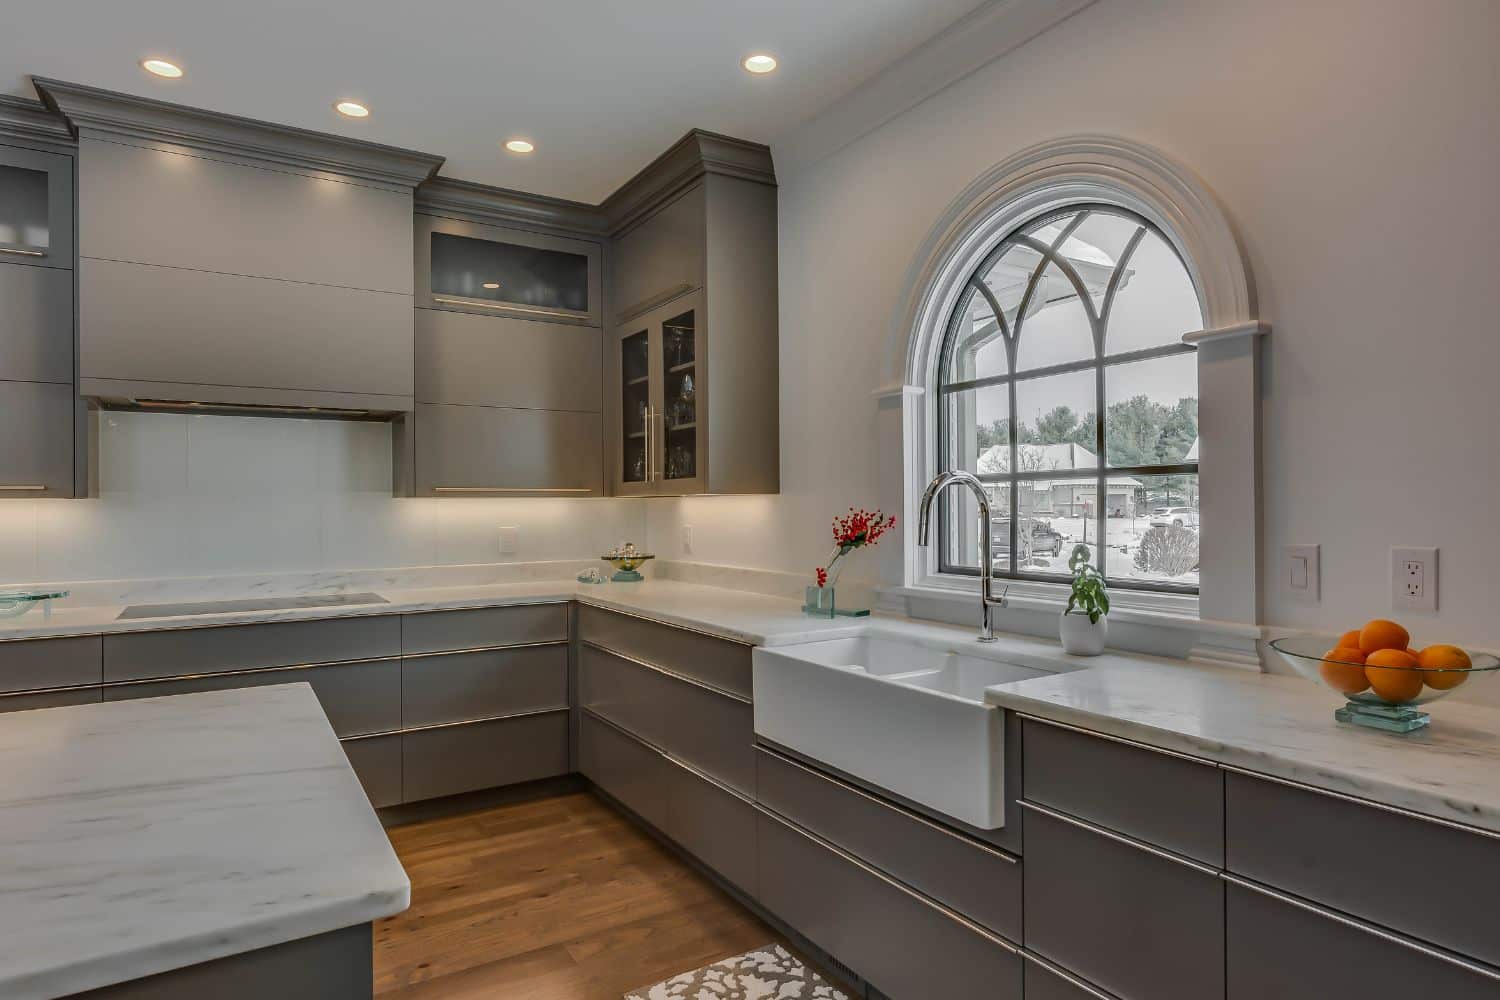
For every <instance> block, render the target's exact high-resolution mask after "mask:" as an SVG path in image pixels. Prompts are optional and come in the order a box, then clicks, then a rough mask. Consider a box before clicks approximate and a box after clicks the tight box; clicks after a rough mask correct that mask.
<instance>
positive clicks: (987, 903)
mask: <svg viewBox="0 0 1500 1000" xmlns="http://www.w3.org/2000/svg"><path fill="white" fill-rule="evenodd" d="M755 765H756V780H755V789H756V791H755V796H756V800H757V801H758V802H760V803H761V804H762V805H764V806H766V807H767V808H769V809H771V810H773V811H774V812H777V813H780V814H781V815H782V816H785V817H786V818H787V819H790V820H792V821H793V822H794V823H796V824H797V825H798V826H801V827H803V828H805V829H807V830H810V831H811V832H813V833H815V834H817V835H818V836H819V837H822V838H823V839H824V840H827V841H830V842H831V843H833V844H834V845H836V846H838V847H841V848H843V849H844V850H846V851H848V852H849V853H851V854H853V855H854V856H856V857H858V858H860V859H862V860H864V861H867V862H869V863H870V864H871V865H874V866H875V867H876V868H879V869H880V870H881V871H883V872H885V873H886V874H888V875H891V876H892V877H894V878H896V879H897V880H899V881H901V882H905V883H906V884H907V885H909V886H911V887H912V888H914V889H917V890H920V891H921V892H923V893H925V894H926V895H928V896H931V897H932V898H933V899H936V900H937V901H938V902H940V903H943V904H944V905H946V906H950V907H952V908H953V909H955V910H957V911H958V912H959V913H962V914H963V915H964V916H966V917H968V918H970V919H971V920H975V921H977V922H979V923H981V924H983V925H984V926H986V927H988V928H990V929H991V930H993V931H995V932H997V933H999V934H1001V935H1004V936H1005V937H1007V938H1010V939H1011V940H1013V941H1019V940H1020V939H1021V865H1020V862H1019V861H1018V860H1017V859H1015V858H1012V857H1011V856H1010V855H1008V854H1003V853H1001V852H999V851H997V850H994V849H993V848H991V847H988V846H983V845H980V844H978V843H976V842H975V841H973V840H970V839H969V838H967V837H963V836H960V835H959V834H957V833H954V832H952V831H950V830H947V829H945V828H943V827H941V826H939V825H938V824H937V823H935V822H933V821H932V820H929V819H926V818H925V817H920V816H917V815H916V814H915V813H912V812H910V811H908V810H905V809H903V808H901V807H899V806H896V805H892V804H891V803H888V802H885V801H884V800H882V799H880V798H878V797H876V796H874V795H872V794H870V793H868V792H866V791H864V790H862V789H858V788H855V787H854V786H852V785H850V784H848V783H846V782H843V781H840V780H838V779H835V778H832V777H829V776H828V775H825V774H822V773H821V772H818V771H815V770H813V769H812V768H810V767H808V766H806V765H804V764H801V763H799V762H796V761H793V760H790V759H788V758H786V757H783V756H782V755H780V754H776V753H773V752H771V751H768V750H766V749H765V748H757V752H756V755H755Z"/></svg>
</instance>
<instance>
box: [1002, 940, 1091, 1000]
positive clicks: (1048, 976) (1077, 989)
mask: <svg viewBox="0 0 1500 1000" xmlns="http://www.w3.org/2000/svg"><path fill="white" fill-rule="evenodd" d="M1021 957H1022V958H1024V959H1025V960H1026V1000H1114V998H1113V997H1111V996H1110V995H1109V994H1108V993H1105V992H1104V991H1103V990H1101V989H1099V988H1097V987H1094V986H1090V985H1089V984H1087V983H1085V982H1084V981H1083V980H1081V979H1079V978H1078V977H1077V976H1074V975H1072V974H1071V973H1068V972H1065V971H1063V970H1062V969H1059V968H1058V967H1057V966H1055V965H1053V964H1052V963H1050V962H1044V961H1042V960H1041V959H1039V958H1037V957H1036V956H1035V955H1030V954H1026V953H1024V952H1023V953H1022V956H1021Z"/></svg>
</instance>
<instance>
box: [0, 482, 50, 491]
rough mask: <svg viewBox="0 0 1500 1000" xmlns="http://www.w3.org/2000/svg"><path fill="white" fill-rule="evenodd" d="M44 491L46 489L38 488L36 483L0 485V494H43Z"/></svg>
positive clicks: (43, 487)
mask: <svg viewBox="0 0 1500 1000" xmlns="http://www.w3.org/2000/svg"><path fill="white" fill-rule="evenodd" d="M46 491H47V487H45V486H38V485H37V484H36V483H16V484H14V485H6V484H5V483H0V493H45V492H46Z"/></svg>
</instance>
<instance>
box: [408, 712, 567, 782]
mask: <svg viewBox="0 0 1500 1000" xmlns="http://www.w3.org/2000/svg"><path fill="white" fill-rule="evenodd" d="M568 770H569V762H568V713H567V711H566V710H563V711H559V712H547V713H543V714H538V715H527V716H518V717H515V718H509V719H498V720H494V721H491V722H470V723H463V724H460V725H454V726H436V727H433V728H430V729H408V730H406V731H405V732H403V733H402V734H401V796H402V799H403V800H404V801H406V802H420V801H421V800H423V799H435V798H440V797H442V796H445V795H458V794H461V793H463V792H473V791H479V790H480V789H485V788H495V787H497V786H500V785H514V784H517V783H519V782H523V781H535V780H538V779H540V778H553V777H557V776H559V775H563V774H567V773H568Z"/></svg>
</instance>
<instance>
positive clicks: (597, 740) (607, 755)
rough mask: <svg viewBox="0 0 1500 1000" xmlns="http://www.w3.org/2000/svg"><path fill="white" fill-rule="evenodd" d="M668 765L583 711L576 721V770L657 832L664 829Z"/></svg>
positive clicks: (648, 750)
mask: <svg viewBox="0 0 1500 1000" xmlns="http://www.w3.org/2000/svg"><path fill="white" fill-rule="evenodd" d="M670 767H671V765H670V764H669V763H668V761H667V759H666V758H665V757H663V756H662V755H661V754H659V753H657V752H656V751H655V750H653V749H652V748H651V747H649V746H647V745H646V744H644V743H641V742H640V741H639V740H636V739H634V738H632V737H630V736H628V735H626V733H625V732H624V731H623V730H621V729H619V728H617V727H616V726H614V725H612V724H610V723H609V722H607V721H604V719H603V718H602V717H601V716H598V715H595V714H594V713H593V712H590V711H588V710H585V711H583V712H581V713H580V716H579V720H578V770H579V771H580V772H581V773H582V774H583V776H584V777H586V778H588V779H589V780H590V781H592V782H593V783H594V784H595V785H597V786H598V787H599V788H600V789H602V790H603V791H604V792H605V793H606V794H608V795H609V796H610V797H611V798H613V799H614V800H615V801H617V802H619V803H620V804H621V805H623V806H624V807H625V808H626V809H629V810H630V811H631V812H633V813H635V814H636V815H637V816H639V817H640V818H641V819H643V820H645V821H646V822H647V823H649V824H651V826H653V827H655V828H656V829H657V830H660V831H665V830H666V829H667V797H668V792H669V789H668V773H669V768H670Z"/></svg>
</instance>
